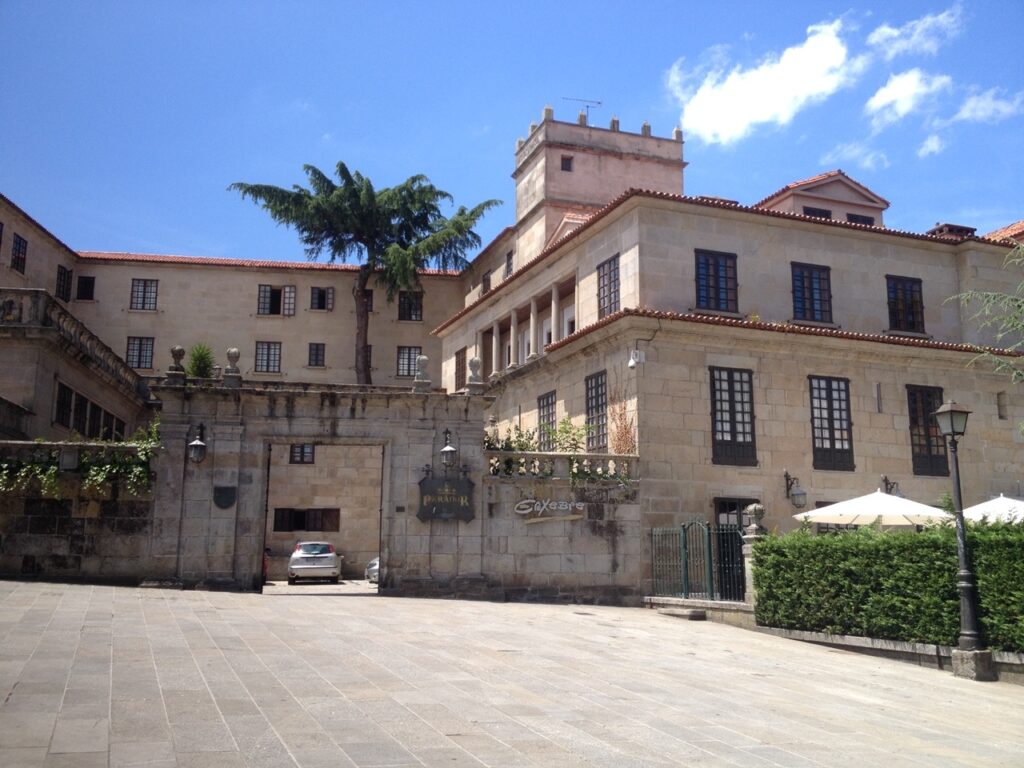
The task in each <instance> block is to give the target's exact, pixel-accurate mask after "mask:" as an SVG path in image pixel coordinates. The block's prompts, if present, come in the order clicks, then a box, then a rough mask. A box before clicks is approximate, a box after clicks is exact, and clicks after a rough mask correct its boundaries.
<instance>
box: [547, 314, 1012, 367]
mask: <svg viewBox="0 0 1024 768" xmlns="http://www.w3.org/2000/svg"><path fill="white" fill-rule="evenodd" d="M626 317H649V318H652V319H655V320H674V321H679V322H685V323H701V324H704V325H722V326H728V327H732V328H745V329H751V330H758V331H770V332H774V333H789V334H796V335H798V336H825V337H829V338H833V339H849V340H852V341H870V342H875V343H878V344H891V345H894V346H899V347H919V348H922V349H941V350H947V351H950V352H970V353H971V354H975V355H976V354H978V353H979V352H991V353H992V354H995V355H1001V356H1004V357H1024V352H1014V351H1011V350H1006V349H998V348H995V347H978V346H975V345H973V344H959V343H954V342H950V341H934V340H933V339H917V338H908V337H905V336H889V335H887V334H884V333H859V332H857V331H844V330H842V329H839V328H819V327H815V326H805V325H796V324H794V323H772V322H765V321H762V320H742V319H737V318H732V317H721V316H719V315H702V314H700V313H698V312H687V313H685V314H684V313H681V312H663V311H660V310H655V309H647V308H645V307H640V308H637V309H622V310H619V311H618V312H615V313H614V314H611V315H608V316H607V317H603V318H601V319H600V320H598V321H597V322H596V323H592V324H590V325H588V326H585V327H583V328H580V329H578V330H577V331H576V332H575V333H573V334H571V335H569V336H566V337H565V338H564V339H560V340H559V341H556V342H555V343H553V344H549V345H547V346H546V347H545V348H544V349H545V350H546V351H548V352H551V351H553V350H556V349H560V348H562V347H564V346H566V345H568V344H571V343H573V342H574V341H576V340H577V339H579V338H580V337H582V336H586V335H587V334H589V333H593V332H594V331H596V330H598V329H599V328H604V327H605V326H607V325H611V324H612V323H614V322H616V321H618V320H622V319H623V318H626Z"/></svg>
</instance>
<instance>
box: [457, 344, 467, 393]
mask: <svg viewBox="0 0 1024 768" xmlns="http://www.w3.org/2000/svg"><path fill="white" fill-rule="evenodd" d="M465 388H466V348H465V347H463V348H462V349H460V350H459V351H458V352H456V353H455V391H456V392H459V391H461V390H463V389H465Z"/></svg>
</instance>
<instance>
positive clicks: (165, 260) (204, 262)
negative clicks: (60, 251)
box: [78, 251, 460, 277]
mask: <svg viewBox="0 0 1024 768" xmlns="http://www.w3.org/2000/svg"><path fill="white" fill-rule="evenodd" d="M78 255H79V256H80V257H81V258H82V259H85V260H86V261H128V262H140V263H150V264H195V265H198V266H205V267H233V268H236V269H237V268H239V267H242V268H246V269H302V270H314V271H333V272H357V271H358V270H359V266H358V265H356V264H322V263H320V262H315V261H268V260H263V259H222V258H217V257H212V256H171V255H165V254H157V253H123V252H117V253H108V252H105V251H79V252H78ZM420 274H421V275H434V276H440V277H457V276H458V275H459V274H460V273H459V272H457V271H445V270H441V269H423V270H420Z"/></svg>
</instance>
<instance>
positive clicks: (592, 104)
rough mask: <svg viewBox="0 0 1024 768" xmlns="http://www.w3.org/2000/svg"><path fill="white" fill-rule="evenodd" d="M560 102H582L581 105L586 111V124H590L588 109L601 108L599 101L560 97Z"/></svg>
mask: <svg viewBox="0 0 1024 768" xmlns="http://www.w3.org/2000/svg"><path fill="white" fill-rule="evenodd" d="M562 101H579V102H582V103H583V104H585V105H586V106H585V107H584V109H585V110H587V122H588V123H589V122H590V108H591V107H600V106H601V102H600V101H596V100H595V99H574V98H573V97H572V96H563V97H562Z"/></svg>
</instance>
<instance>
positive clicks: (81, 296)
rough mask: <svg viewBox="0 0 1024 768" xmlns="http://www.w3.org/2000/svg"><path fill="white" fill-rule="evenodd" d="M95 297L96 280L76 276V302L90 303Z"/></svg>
mask: <svg viewBox="0 0 1024 768" xmlns="http://www.w3.org/2000/svg"><path fill="white" fill-rule="evenodd" d="M95 297H96V278H95V277H85V276H82V275H79V276H78V291H77V293H76V294H75V299H76V300H78V301H92V300H93V299H94V298H95Z"/></svg>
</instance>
